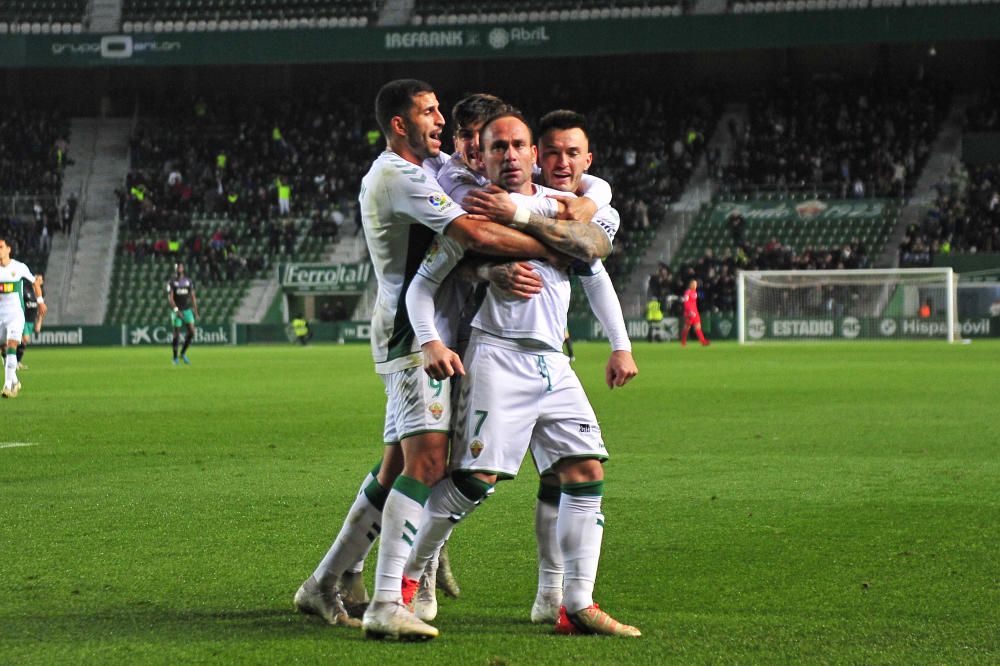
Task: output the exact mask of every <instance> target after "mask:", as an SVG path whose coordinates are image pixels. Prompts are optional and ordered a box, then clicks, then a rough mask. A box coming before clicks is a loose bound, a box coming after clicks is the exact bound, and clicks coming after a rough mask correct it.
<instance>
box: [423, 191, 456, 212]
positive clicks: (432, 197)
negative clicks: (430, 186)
mask: <svg viewBox="0 0 1000 666" xmlns="http://www.w3.org/2000/svg"><path fill="white" fill-rule="evenodd" d="M427 203H429V204H430V205H431V207H433V208H434V209H436V210H439V211H441V212H442V213H443V212H445V211H446V210H448V209H449V208H451V207H452V206H454V205H455V203H454V202H453V201H452V200H451V199H450V198H449V197H448V195H447V194H445V193H444V192H432V193H431V194H429V195H428V196H427Z"/></svg>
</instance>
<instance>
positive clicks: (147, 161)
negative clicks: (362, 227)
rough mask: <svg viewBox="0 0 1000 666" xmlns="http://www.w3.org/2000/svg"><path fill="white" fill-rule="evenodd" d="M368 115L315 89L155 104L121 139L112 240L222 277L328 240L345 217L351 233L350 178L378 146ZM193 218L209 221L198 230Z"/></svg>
mask: <svg viewBox="0 0 1000 666" xmlns="http://www.w3.org/2000/svg"><path fill="white" fill-rule="evenodd" d="M369 115H370V114H369V113H367V110H366V111H362V110H361V108H360V107H359V106H358V105H356V104H353V103H351V102H348V101H346V100H345V99H343V98H336V99H334V98H331V97H329V96H327V95H325V94H320V95H317V96H315V97H310V96H308V95H303V96H301V97H287V98H284V99H277V100H272V101H270V102H266V101H265V102H259V101H253V102H251V101H249V100H233V99H226V98H222V97H219V98H213V99H201V98H199V99H195V100H187V101H186V102H184V103H182V104H180V105H178V106H176V107H174V108H170V109H165V110H162V111H161V112H160V113H159V114H158V116H157V117H156V118H149V119H146V120H144V121H142V122H141V123H140V124H139V125H138V127H137V129H136V131H135V133H134V135H133V136H132V138H131V169H132V170H131V171H130V172H129V174H128V176H127V178H126V182H125V186H124V188H123V189H122V190H120V192H119V208H120V210H119V213H120V215H121V217H122V219H123V220H124V223H125V225H124V226H125V229H126V231H127V233H126V234H125V235H124V238H125V241H124V242H123V249H124V250H125V251H126V252H130V253H135V256H136V258H137V259H138V260H140V261H141V260H143V259H145V257H147V256H154V257H155V256H168V257H172V256H174V255H176V254H177V253H179V252H182V253H184V254H186V255H188V260H189V261H190V262H191V263H192V269H193V268H194V266H197V265H199V264H203V265H204V266H203V267H204V268H205V269H206V274H207V275H209V276H217V277H221V276H222V275H224V274H229V273H231V272H232V271H233V270H238V269H239V268H240V267H244V268H245V269H246V271H247V272H249V273H250V274H253V273H255V272H257V271H259V270H261V268H265V267H267V265H269V263H270V260H271V257H273V256H276V255H279V254H285V255H291V254H293V253H294V249H295V247H296V246H297V244H298V243H299V242H301V240H302V237H303V236H313V237H320V238H324V239H329V240H334V239H336V238H337V237H338V236H339V235H340V234H341V233H342V227H343V226H344V225H345V224H347V231H348V232H349V233H357V231H358V225H357V219H358V214H357V202H356V199H357V188H358V185H359V183H360V178H361V176H362V175H363V174H364V173H365V171H366V170H367V169H368V166H369V165H370V162H371V160H372V159H373V158H374V157H375V155H377V154H378V152H379V151H381V150H382V148H383V140H382V137H381V135H380V134H379V133H378V132H377V131H376V132H373V131H372V125H373V121H372V120H370V119H369ZM196 217H197V218H202V219H204V218H208V219H216V220H218V225H217V228H215V229H214V230H212V231H211V232H210V234H209V237H207V238H206V237H203V234H201V230H200V229H199V228H196V226H195V225H194V224H193V220H194V219H195V218H196ZM296 220H308V223H306V224H302V223H296ZM240 247H257V248H259V251H256V252H241V251H240V249H239V248H240ZM246 255H249V256H246Z"/></svg>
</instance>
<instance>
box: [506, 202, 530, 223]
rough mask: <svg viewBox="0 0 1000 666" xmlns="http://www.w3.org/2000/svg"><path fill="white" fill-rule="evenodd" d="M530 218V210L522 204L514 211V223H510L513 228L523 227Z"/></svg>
mask: <svg viewBox="0 0 1000 666" xmlns="http://www.w3.org/2000/svg"><path fill="white" fill-rule="evenodd" d="M530 219H531V211H530V210H528V209H527V208H525V207H524V206H518V207H517V210H515V211H514V223H513V224H512V225H511V226H513V227H514V228H515V229H523V228H525V227H526V226H528V220H530Z"/></svg>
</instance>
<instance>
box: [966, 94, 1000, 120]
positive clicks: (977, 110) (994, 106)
mask: <svg viewBox="0 0 1000 666" xmlns="http://www.w3.org/2000/svg"><path fill="white" fill-rule="evenodd" d="M976 97H977V98H976V100H975V102H974V103H973V104H972V105H971V106H969V108H968V109H966V111H965V117H966V118H965V119H966V122H965V130H966V131H967V132H1000V84H995V85H992V86H986V87H985V88H984V89H983V90H982V91H980V92H979V94H978V95H977V96H976Z"/></svg>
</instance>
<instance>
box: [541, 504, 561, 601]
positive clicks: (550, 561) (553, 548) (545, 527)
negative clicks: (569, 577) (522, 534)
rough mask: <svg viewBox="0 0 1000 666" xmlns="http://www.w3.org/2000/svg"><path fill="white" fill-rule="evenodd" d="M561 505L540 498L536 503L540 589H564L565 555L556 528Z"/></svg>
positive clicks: (549, 590)
mask: <svg viewBox="0 0 1000 666" xmlns="http://www.w3.org/2000/svg"><path fill="white" fill-rule="evenodd" d="M558 519H559V505H558V504H556V503H553V502H546V501H543V500H538V502H537V503H536V504H535V539H536V540H537V541H538V591H539V592H551V591H553V590H559V591H560V592H561V591H562V587H563V556H562V550H561V549H560V548H559V534H558V532H557V530H556V526H557V525H558Z"/></svg>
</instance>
